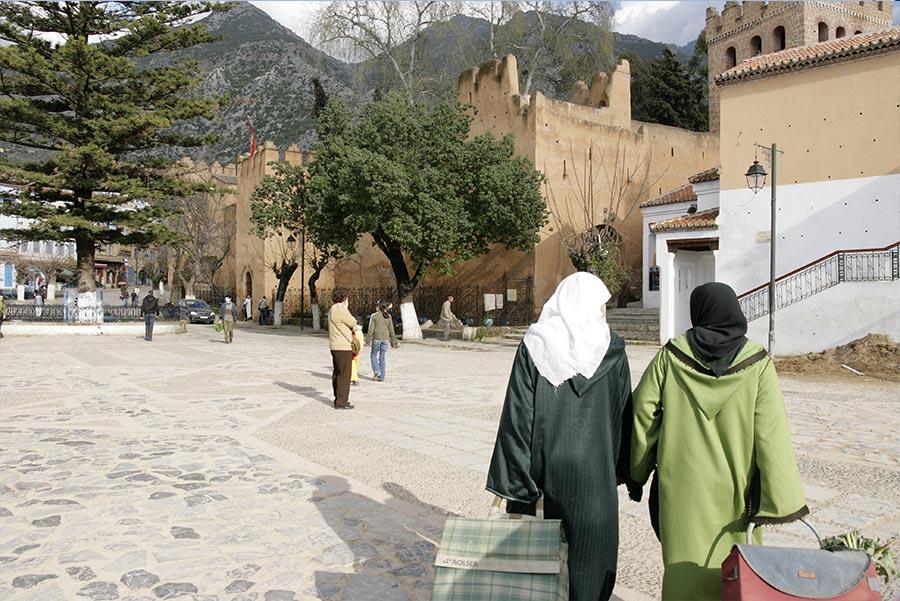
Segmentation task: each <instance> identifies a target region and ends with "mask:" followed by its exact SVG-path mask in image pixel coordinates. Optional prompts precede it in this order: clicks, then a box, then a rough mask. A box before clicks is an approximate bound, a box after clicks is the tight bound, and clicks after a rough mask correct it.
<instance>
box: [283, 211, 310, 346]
mask: <svg viewBox="0 0 900 601" xmlns="http://www.w3.org/2000/svg"><path fill="white" fill-rule="evenodd" d="M287 245H288V248H290V249H291V255H292V256H293V255H294V250H295V249H296V247H297V239H296V238H294V234H291V235H289V236H288V238H287ZM305 287H306V228H305V227H304V228H303V229H302V230H300V329H301V330H302V329H303V313H304V311H305V310H306V302H305V300H306V299H305V298H304V295H305V293H306V289H305Z"/></svg>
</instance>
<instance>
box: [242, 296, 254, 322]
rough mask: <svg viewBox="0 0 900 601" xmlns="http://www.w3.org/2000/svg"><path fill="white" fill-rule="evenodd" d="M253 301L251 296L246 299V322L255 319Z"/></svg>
mask: <svg viewBox="0 0 900 601" xmlns="http://www.w3.org/2000/svg"><path fill="white" fill-rule="evenodd" d="M252 313H253V301H252V300H251V299H250V295H249V294H248V295H247V296H245V297H244V321H250V320H251V319H253V315H252Z"/></svg>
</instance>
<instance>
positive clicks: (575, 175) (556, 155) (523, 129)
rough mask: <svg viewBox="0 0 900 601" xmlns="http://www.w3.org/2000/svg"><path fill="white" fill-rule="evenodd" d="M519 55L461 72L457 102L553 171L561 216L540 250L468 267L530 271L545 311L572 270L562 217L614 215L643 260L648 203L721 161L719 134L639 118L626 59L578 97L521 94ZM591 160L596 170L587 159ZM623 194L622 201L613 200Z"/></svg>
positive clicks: (482, 128) (581, 87) (632, 258)
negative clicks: (587, 190)
mask: <svg viewBox="0 0 900 601" xmlns="http://www.w3.org/2000/svg"><path fill="white" fill-rule="evenodd" d="M517 73H518V72H517V69H516V58H515V57H514V56H512V55H510V56H507V57H505V58H503V59H501V60H493V61H489V62H487V63H485V64H484V65H482V66H481V67H478V68H475V69H470V70H468V71H465V72H463V73H462V74H461V75H460V77H459V86H458V99H459V101H460V102H462V103H465V104H471V105H472V106H474V107H475V109H476V111H477V112H476V115H475V118H474V121H473V122H472V135H477V134H480V133H483V132H486V131H491V132H493V133H494V134H495V135H497V136H503V135H506V134H508V133H509V134H512V135H513V137H514V138H515V142H516V151H517V152H518V153H519V154H520V155H522V156H525V157H527V158H529V159H530V160H532V161H533V162H534V164H535V167H536V168H537V169H538V170H539V171H541V172H542V173H543V174H544V176H545V183H544V196H545V198H547V200H548V205H549V208H550V210H551V212H552V213H553V216H552V217H551V219H550V221H549V222H548V224H547V225H546V226H545V227H544V229H543V230H542V231H541V235H540V237H541V241H540V242H539V243H538V245H537V247H536V248H535V252H534V255H533V256H530V257H529V256H525V255H523V254H522V253H512V252H509V251H502V250H498V251H495V252H494V253H492V254H491V255H490V256H489V257H485V258H482V259H480V260H475V261H472V262H469V264H467V265H465V266H464V268H465V269H464V270H463V271H465V270H467V269H470V268H475V269H483V268H484V266H486V265H489V266H490V268H492V269H494V270H496V269H498V267H513V266H515V267H516V268H527V269H529V270H531V271H532V272H533V274H534V278H535V307H536V310H540V307H541V306H542V304H543V303H544V302H545V301H546V300H547V298H549V296H550V295H551V294H552V293H553V290H554V289H555V288H556V285H557V284H558V282H559V280H560V279H562V278H563V277H565V276H566V275H568V274H570V273H572V272H573V271H574V269H573V267H572V264H571V261H570V260H569V258H568V256H567V255H566V252H565V248H564V245H563V244H562V242H561V240H560V232H559V229H560V227H559V226H560V224H561V223H572V224H573V225H574V226H575V227H576V228H578V229H581V230H584V229H587V228H588V227H590V226H591V225H597V224H600V223H602V222H603V221H604V216H605V215H606V212H607V211H610V210H611V211H612V212H614V213H615V214H616V216H615V219H614V220H613V221H612V224H613V226H614V227H615V228H616V229H617V230H618V232H619V233H620V234H622V235H623V237H624V239H625V247H624V249H625V254H626V259H627V260H628V262H629V263H631V264H633V265H634V266H636V267H638V268H639V266H640V261H641V216H640V213H639V211H638V210H637V208H636V207H637V204H639V203H640V202H642V201H644V200H647V199H649V198H652V197H654V196H657V195H659V194H662V192H663V191H665V190H669V189H672V188H674V187H675V186H677V185H680V183H681V182H683V181H684V180H685V179H687V177H689V176H691V175H693V174H694V173H697V172H700V171H703V170H704V169H708V168H710V167H714V166H715V165H717V164H718V161H719V145H718V138H717V136H715V135H711V134H708V133H703V132H692V131H687V130H683V129H679V128H675V127H667V126H663V125H656V124H651V123H643V122H639V121H634V120H632V119H631V74H630V69H629V65H628V62H627V61H624V60H623V61H622V62H620V63H619V65H618V66H617V67H616V69H615V70H614V71H613V72H612V73H611V74H609V75H607V74H605V73H601V74H598V75H597V76H596V77H595V78H594V80H593V81H592V82H591V85H590V86H588V85H586V84H581V83H580V84H577V85H576V86H575V89H574V91H573V94H572V98H571V101H570V102H566V101H561V100H553V99H550V98H547V97H546V96H544V95H543V94H542V93H541V92H535V93H533V94H531V95H528V96H524V95H521V94H520V93H519V83H518V75H517ZM590 164H593V173H594V177H593V178H591V177H590V176H588V175H587V174H588V173H589V172H590V169H589V167H588V165H590ZM592 179H593V199H594V203H593V207H592V208H593V213H594V215H593V217H592V218H591V220H592V221H593V223H588V222H587V217H586V216H585V215H584V212H585V211H584V206H585V196H586V195H584V194H582V193H581V192H579V189H580V188H581V189H583V188H584V187H585V184H587V183H588V181H589V180H592ZM618 198H621V199H622V200H621V201H618V200H615V199H618Z"/></svg>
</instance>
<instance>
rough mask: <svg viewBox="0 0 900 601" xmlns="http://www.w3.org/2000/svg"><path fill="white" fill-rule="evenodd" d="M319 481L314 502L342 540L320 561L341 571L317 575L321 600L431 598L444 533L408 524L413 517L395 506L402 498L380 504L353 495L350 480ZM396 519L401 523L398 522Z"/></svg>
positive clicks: (405, 600)
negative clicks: (438, 547)
mask: <svg viewBox="0 0 900 601" xmlns="http://www.w3.org/2000/svg"><path fill="white" fill-rule="evenodd" d="M317 480H318V482H319V483H318V488H317V490H316V493H315V494H314V496H313V498H312V501H313V503H314V504H315V505H316V507H317V509H318V510H319V512H320V513H321V514H322V517H323V518H324V520H325V522H326V523H327V524H328V527H329V528H330V529H331V531H332V532H334V534H335V535H337V537H338V538H339V539H340V541H338V542H336V543H335V544H334V545H332V546H331V547H329V548H328V549H326V550H325V551H324V552H323V554H322V556H321V558H320V561H321V562H322V563H325V564H326V565H333V566H334V567H335V568H336V571H333V572H329V571H316V572H315V581H316V592H317V594H318V598H319V599H322V600H325V601H332V600H336V599H377V600H378V601H413V599H416V598H427V597H428V596H429V595H430V591H431V584H432V581H433V580H434V568H433V564H434V556H435V553H436V547H435V545H434V543H433V542H432V540H433V539H435V538H436V537H437V536H439V534H437V535H436V534H435V533H433V532H426V531H424V529H422V531H418V529H417V527H416V525H415V524H412V525H409V524H407V523H403V522H404V521H406V520H403V516H405V515H407V514H405V513H404V514H398V512H397V510H396V508H393V507H392V506H393V505H394V504H395V503H396V502H397V497H396V496H395V497H392V499H389V500H388V501H387V502H386V503H379V502H378V501H374V500H372V499H370V498H368V497H365V496H363V495H360V494H357V493H354V492H352V491H351V490H350V486H349V484H348V483H347V481H346V480H345V479H344V478H341V477H338V476H324V477H321V478H318V479H317ZM389 487H391V488H389ZM384 488H385V490H388V491H389V492H391V494H394V493H393V492H392V491H396V490H397V489H398V488H402V487H400V486H399V485H397V484H393V483H388V484H385V486H384ZM403 492H404V494H403V496H404V497H405V498H406V499H408V498H409V497H412V498H413V499H415V497H414V496H412V493H410V492H409V491H406V490H405V489H403ZM416 502H418V501H416ZM419 504H420V505H421V503H419ZM423 506H424V505H423ZM386 514H387V515H386ZM395 515H396V516H397V517H398V518H400V519H399V520H395V519H394V516H395ZM348 567H350V568H351V570H350V571H349V573H348V571H347V568H348ZM337 570H340V571H337Z"/></svg>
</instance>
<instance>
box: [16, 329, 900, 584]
mask: <svg viewBox="0 0 900 601" xmlns="http://www.w3.org/2000/svg"><path fill="white" fill-rule="evenodd" d="M240 326H242V327H239V329H238V331H237V333H236V337H235V344H233V345H227V346H226V345H224V344H222V343H221V339H220V338H219V335H216V334H215V333H214V332H213V331H212V328H211V327H203V326H193V327H192V328H191V329H190V331H189V333H188V334H186V335H182V336H159V337H157V338H156V340H154V342H153V343H146V342H144V341H143V340H141V339H139V338H131V337H127V336H126V337H103V338H80V339H76V338H12V337H8V338H6V339H4V340H3V341H2V342H0V366H2V373H0V599H4V600H5V599H15V600H18V599H29V600H32V599H33V600H35V601H37V600H48V601H49V600H55V599H67V600H69V599H74V600H80V599H96V600H102V599H130V600H132V601H137V600H141V601H149V600H153V601H155V600H158V599H170V598H184V599H198V600H200V599H202V600H212V599H217V600H224V601H251V600H257V601H270V600H281V599H326V600H331V601H336V600H346V601H357V600H372V601H382V600H384V601H394V600H396V601H400V600H406V601H414V600H418V599H427V598H428V597H429V594H430V582H431V578H432V568H431V562H432V561H433V556H434V551H435V549H434V541H436V540H437V539H438V538H439V536H440V531H441V526H442V523H443V519H444V516H446V515H447V514H450V513H456V514H462V515H472V516H477V515H483V514H484V512H485V508H486V506H487V503H489V501H490V497H489V496H488V495H487V494H486V493H484V491H483V487H484V478H485V472H486V470H487V465H488V462H489V459H490V452H491V448H492V445H493V438H494V433H495V431H496V424H497V420H498V419H499V411H500V406H501V402H502V396H503V392H504V389H505V385H506V379H507V376H508V370H509V365H510V363H511V361H512V356H513V353H514V349H511V348H502V347H499V348H498V347H483V346H482V347H467V346H465V345H462V344H458V343H457V344H452V345H443V344H436V343H422V344H403V345H402V346H401V348H400V349H399V350H398V351H391V352H390V354H389V356H388V379H387V381H386V382H383V383H376V382H372V381H371V379H370V378H369V376H370V375H371V370H370V368H369V367H368V366H367V365H366V362H365V361H363V364H362V366H361V374H362V381H361V383H360V385H359V386H358V387H354V388H353V391H352V400H353V402H354V404H356V406H357V409H356V410H354V411H351V412H335V411H334V410H333V409H331V407H330V357H329V355H328V351H327V342H326V340H325V339H323V338H321V337H318V336H298V335H297V332H296V331H295V330H291V329H286V330H282V331H280V332H274V331H272V330H267V331H263V330H260V329H259V328H256V327H245V326H244V324H240ZM654 352H655V349H653V348H649V347H630V348H629V358H630V360H631V364H632V374H633V378H634V380H635V383H636V381H637V379H638V378H639V376H640V374H641V373H642V372H643V369H644V368H645V366H646V364H647V362H649V360H650V358H651V357H652V355H653V353H654ZM782 384H783V388H784V390H785V396H786V400H787V406H788V413H789V416H790V420H791V428H792V431H793V434H794V440H795V443H796V446H797V452H798V459H799V461H800V466H801V473H802V475H803V478H804V483H805V485H806V493H807V497H808V500H809V502H810V505H811V507H812V508H813V516H814V520H815V523H816V525H817V527H818V528H819V530H820V531H822V533H823V534H833V533H837V532H840V531H844V530H847V529H850V528H862V529H863V531H864V532H866V533H870V534H871V533H874V534H878V535H879V536H881V537H883V538H891V537H897V536H898V534H900V441H898V437H897V435H896V433H897V431H898V430H900V419H898V417H897V409H898V403H900V386H898V385H897V384H892V383H886V382H880V381H874V380H870V379H857V380H851V379H848V378H846V377H841V378H835V379H822V378H820V379H819V380H817V381H811V380H806V379H802V378H787V377H786V378H783V380H782ZM620 497H621V513H620V521H621V544H620V560H619V582H620V583H621V586H620V587H618V588H617V595H619V596H621V598H622V599H646V598H648V597H647V596H649V597H654V596H657V595H658V591H659V583H660V575H661V566H660V561H659V547H658V544H657V543H656V541H655V539H654V538H653V535H652V532H651V531H650V528H649V523H648V520H647V510H646V505H645V504H641V505H636V504H633V503H631V502H630V501H627V500H626V498H625V495H624V492H623V493H622V494H621V495H620ZM767 541H768V542H775V543H778V544H790V545H798V546H808V545H809V544H810V536H809V535H808V534H807V533H806V532H805V531H804V530H803V527H802V526H796V525H789V526H785V527H782V528H779V529H778V530H777V531H775V532H769V534H768V535H767ZM641 593H643V594H641ZM645 595H646V596H645Z"/></svg>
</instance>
